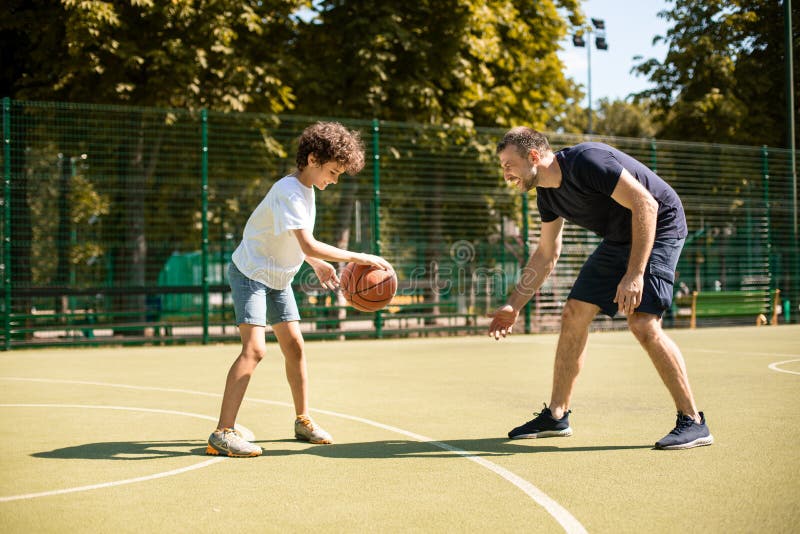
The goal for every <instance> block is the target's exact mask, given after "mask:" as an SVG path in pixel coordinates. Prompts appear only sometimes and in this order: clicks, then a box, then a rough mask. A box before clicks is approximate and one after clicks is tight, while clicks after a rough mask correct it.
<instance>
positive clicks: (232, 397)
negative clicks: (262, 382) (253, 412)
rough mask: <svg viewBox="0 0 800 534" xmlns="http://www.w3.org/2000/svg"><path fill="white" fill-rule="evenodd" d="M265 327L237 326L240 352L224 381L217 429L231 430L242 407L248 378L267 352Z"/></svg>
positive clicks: (248, 381)
mask: <svg viewBox="0 0 800 534" xmlns="http://www.w3.org/2000/svg"><path fill="white" fill-rule="evenodd" d="M265 330H266V329H265V327H263V326H256V325H251V324H240V325H239V336H240V337H241V338H242V352H241V353H240V354H239V357H238V358H236V361H235V362H233V365H231V368H230V370H229V371H228V377H227V379H226V381H225V393H224V395H223V397H222V408H221V409H220V415H219V423H218V424H217V428H219V429H223V428H233V425H234V423H235V422H236V415H237V414H238V413H239V407H240V406H241V405H242V399H244V394H245V391H247V385H248V384H249V383H250V377H251V376H253V371H254V370H255V368H256V366H257V365H258V362H260V361H261V359H262V358H263V357H264V354H265V353H266V351H267V347H266V342H265V339H264V334H265Z"/></svg>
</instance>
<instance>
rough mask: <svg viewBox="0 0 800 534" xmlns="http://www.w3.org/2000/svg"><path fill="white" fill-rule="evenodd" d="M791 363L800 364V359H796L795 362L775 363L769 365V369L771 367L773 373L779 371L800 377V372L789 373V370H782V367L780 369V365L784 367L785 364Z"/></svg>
mask: <svg viewBox="0 0 800 534" xmlns="http://www.w3.org/2000/svg"><path fill="white" fill-rule="evenodd" d="M791 362H800V358H796V359H794V360H783V361H782V362H774V363H771V364H769V365H768V366H767V367H769V368H770V369H772V370H773V371H778V372H779V373H789V374H792V375H800V372H797V371H789V370H787V369H781V368H780V367H778V366H779V365H782V364H784V363H791Z"/></svg>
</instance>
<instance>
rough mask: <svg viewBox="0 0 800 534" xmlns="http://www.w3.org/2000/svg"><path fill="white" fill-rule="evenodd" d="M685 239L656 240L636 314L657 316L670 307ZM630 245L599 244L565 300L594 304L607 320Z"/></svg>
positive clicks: (613, 308) (614, 305)
mask: <svg viewBox="0 0 800 534" xmlns="http://www.w3.org/2000/svg"><path fill="white" fill-rule="evenodd" d="M684 241H685V239H663V238H662V239H656V240H655V242H654V243H653V251H652V252H651V253H650V258H648V260H647V268H646V269H645V273H644V290H643V292H642V303H641V304H639V307H637V308H636V311H638V312H645V313H651V314H653V315H657V316H659V317H661V316H662V315H663V314H664V311H665V310H667V309H669V307H670V306H671V305H672V291H673V285H674V284H675V268H676V267H677V266H678V258H679V257H680V255H681V249H683V242H684ZM630 252H631V245H630V243H614V242H610V241H603V242H601V243H600V245H599V246H598V247H597V249H596V250H595V251H594V252H593V253H592V255H591V256H589V259H587V260H586V263H584V264H583V267H582V268H581V272H580V274H579V275H578V279H577V280H575V285H573V286H572V291H570V293H569V298H571V299H575V300H580V301H583V302H589V303H591V304H596V305H597V306H599V307H600V311H601V312H603V313H604V314H606V315H608V316H609V317H614V315H616V313H617V311H618V309H619V306H618V305H617V303H616V302H614V297H615V296H616V294H617V285H619V282H620V280H622V277H623V276H625V272H626V271H627V270H628V258H629V256H630Z"/></svg>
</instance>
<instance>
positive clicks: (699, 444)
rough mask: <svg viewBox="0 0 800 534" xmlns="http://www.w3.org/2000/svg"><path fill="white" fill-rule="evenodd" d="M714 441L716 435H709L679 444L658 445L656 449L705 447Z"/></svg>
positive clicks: (673, 449) (669, 449)
mask: <svg viewBox="0 0 800 534" xmlns="http://www.w3.org/2000/svg"><path fill="white" fill-rule="evenodd" d="M712 443H714V436H712V435H710V434H709V435H708V436H706V437H704V438H697V439H696V440H694V441H690V442H689V443H681V444H679V445H667V446H666V447H659V446H658V445H656V449H657V450H660V451H677V450H681V449H693V448H695V447H704V446H706V445H711V444H712Z"/></svg>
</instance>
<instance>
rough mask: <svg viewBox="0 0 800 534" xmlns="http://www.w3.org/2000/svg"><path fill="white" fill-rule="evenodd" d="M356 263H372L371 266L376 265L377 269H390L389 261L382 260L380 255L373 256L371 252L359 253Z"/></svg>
mask: <svg viewBox="0 0 800 534" xmlns="http://www.w3.org/2000/svg"><path fill="white" fill-rule="evenodd" d="M356 263H359V264H361V265H372V266H373V267H377V268H378V269H383V270H384V271H391V270H392V264H391V263H389V262H388V261H386V260H384V259H383V258H381V257H380V256H375V255H372V254H361V255H360V256H359V259H358V261H356Z"/></svg>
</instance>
